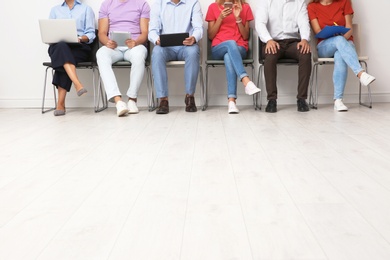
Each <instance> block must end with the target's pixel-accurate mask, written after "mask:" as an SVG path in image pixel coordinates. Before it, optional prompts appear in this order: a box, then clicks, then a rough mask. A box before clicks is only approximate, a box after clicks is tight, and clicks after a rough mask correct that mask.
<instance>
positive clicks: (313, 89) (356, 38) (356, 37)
mask: <svg viewBox="0 0 390 260" xmlns="http://www.w3.org/2000/svg"><path fill="white" fill-rule="evenodd" d="M352 28H353V42H354V44H355V48H356V52H357V54H358V59H359V63H360V64H361V65H362V67H363V68H364V69H365V71H367V61H368V56H361V55H360V28H359V26H358V25H357V24H353V26H352ZM311 42H312V46H311V50H312V54H313V70H312V76H311V80H310V97H309V105H310V107H311V108H314V109H317V108H318V67H319V65H334V58H319V57H318V53H317V40H316V38H315V37H314V36H313V37H312V41H311ZM367 90H368V100H369V101H368V104H365V103H363V102H362V84H361V83H360V81H359V104H360V105H362V106H365V107H368V108H372V98H371V87H370V86H367Z"/></svg>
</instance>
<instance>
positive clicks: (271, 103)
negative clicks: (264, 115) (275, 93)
mask: <svg viewBox="0 0 390 260" xmlns="http://www.w3.org/2000/svg"><path fill="white" fill-rule="evenodd" d="M265 112H268V113H276V99H270V100H268V104H267V107H266V108H265Z"/></svg>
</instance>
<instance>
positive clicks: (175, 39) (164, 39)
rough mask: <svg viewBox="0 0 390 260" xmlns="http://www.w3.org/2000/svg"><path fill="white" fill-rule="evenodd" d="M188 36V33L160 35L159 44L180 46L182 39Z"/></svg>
mask: <svg viewBox="0 0 390 260" xmlns="http://www.w3.org/2000/svg"><path fill="white" fill-rule="evenodd" d="M188 37H189V33H170V34H161V35H160V46H161V47H168V46H180V45H183V41H184V40H185V39H186V38H188Z"/></svg>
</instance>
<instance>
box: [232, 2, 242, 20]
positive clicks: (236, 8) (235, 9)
mask: <svg viewBox="0 0 390 260" xmlns="http://www.w3.org/2000/svg"><path fill="white" fill-rule="evenodd" d="M241 11H242V6H241V4H240V2H238V4H234V5H233V14H234V17H235V18H236V20H240V14H241Z"/></svg>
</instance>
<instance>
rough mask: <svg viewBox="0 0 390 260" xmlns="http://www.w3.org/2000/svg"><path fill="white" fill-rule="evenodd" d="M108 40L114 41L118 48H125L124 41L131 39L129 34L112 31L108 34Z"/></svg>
mask: <svg viewBox="0 0 390 260" xmlns="http://www.w3.org/2000/svg"><path fill="white" fill-rule="evenodd" d="M110 39H111V40H112V41H115V42H116V44H117V45H118V46H120V47H123V46H124V47H127V46H126V40H128V39H131V33H130V32H120V31H112V32H110Z"/></svg>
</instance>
